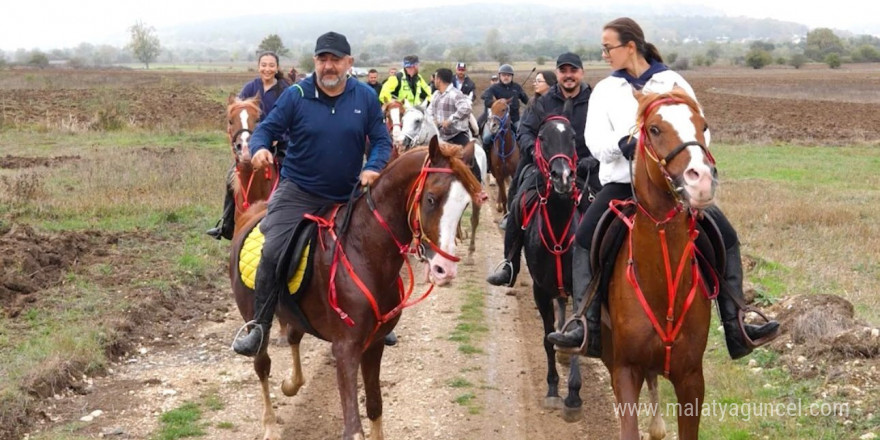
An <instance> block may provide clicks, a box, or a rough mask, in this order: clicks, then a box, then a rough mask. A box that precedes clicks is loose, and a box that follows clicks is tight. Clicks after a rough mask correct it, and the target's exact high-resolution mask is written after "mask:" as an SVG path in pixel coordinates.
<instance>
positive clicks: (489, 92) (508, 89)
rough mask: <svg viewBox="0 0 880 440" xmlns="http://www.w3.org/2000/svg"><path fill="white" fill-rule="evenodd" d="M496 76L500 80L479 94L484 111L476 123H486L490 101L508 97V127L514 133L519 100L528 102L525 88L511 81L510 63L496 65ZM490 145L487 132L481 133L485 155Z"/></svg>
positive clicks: (490, 105) (490, 141) (490, 140)
mask: <svg viewBox="0 0 880 440" xmlns="http://www.w3.org/2000/svg"><path fill="white" fill-rule="evenodd" d="M498 77H499V78H500V81H499V82H497V83H494V84H492V85H491V86H490V87H489V88H488V89H486V91H485V92H483V94H482V95H481V96H480V97H481V98H483V108H484V109H485V111H484V112H483V115H482V116H480V120H479V121H478V122H477V124H478V125H479V126H480V127H481V128H482V127H483V125H484V124H485V123H486V120H487V119H488V118H489V109H490V108H492V103H493V102H494V101H496V100H498V99H509V100H510V127H511V129H512V130H513V134H516V131H517V129H518V128H519V102H520V101H522V103H523V104H528V103H529V97H528V95H526V92H525V90H523V88H522V86H520V85H519V84H517V83H515V82H513V66H511V65H510V64H502V65H501V66H500V67H498ZM491 145H492V138H491V137H490V135H488V134H487V133H483V148H486V149H487V151H486V155H487V156H488V155H489V152H488V148H490V147H491Z"/></svg>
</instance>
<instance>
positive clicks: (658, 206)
mask: <svg viewBox="0 0 880 440" xmlns="http://www.w3.org/2000/svg"><path fill="white" fill-rule="evenodd" d="M648 160H649V159H648V158H647V157H646V156H645V154H640V155H639V156H638V157H637V158H636V162H635V163H636V166H635V167H634V171H633V193H634V194H635V196H636V200H637V201H638V203H639V205H641V206H642V208H644V209H645V210H646V211H647V212H648V213H650V214H651V216H653V217H654V218H655V219H657V220H663V219H665V218H666V216H667V215H668V214H669V213H670V212H671V211H672V210H673V209H675V206H676V204H677V203H678V202H677V201H676V200H675V198H673V196H672V194H670V192H669V187H668V185H666V184H665V183H664V184H662V186H660V185H657V184H656V183H655V182H654V181H652V180H651V178H650V176H649V175H648V170H647V164H648V162H647V161H648Z"/></svg>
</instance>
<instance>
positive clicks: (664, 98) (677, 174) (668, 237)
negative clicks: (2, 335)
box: [602, 90, 716, 440]
mask: <svg viewBox="0 0 880 440" xmlns="http://www.w3.org/2000/svg"><path fill="white" fill-rule="evenodd" d="M637 98H638V100H639V110H638V115H639V116H638V124H639V130H640V139H639V145H638V148H637V152H636V159H635V162H634V165H633V168H634V169H633V183H632V184H633V192H634V194H635V197H634V199H633V200H632V201H627V202H615V203H614V204H613V206H612V210H615V211H616V212H617V213H618V215H619V216H621V217H622V218H624V222H625V223H626V224H627V227H628V228H629V231H628V235H627V240H626V241H625V242H624V243H626V244H625V246H624V249H621V251H620V253H619V254H618V256H617V258H616V260H615V265H614V269H613V274H612V277H611V279H610V282H609V287H608V306H607V310H606V312H607V313H606V316H603V320H602V321H603V328H602V346H603V347H602V348H603V350H602V361H603V362H604V363H605V366H606V367H607V368H608V370H609V372H610V374H611V384H612V387H613V389H614V396H615V398H616V399H617V403H618V405H619V407H621V408H624V409H623V411H622V412H619V413H618V416H619V417H620V438H621V439H630V440H632V439H638V438H639V431H638V429H639V427H638V412H637V411H635V410H634V408H636V407H637V405H638V401H639V392H640V390H641V388H642V383H643V382H644V381H647V383H648V390H649V394H650V397H651V401H652V404H654V405H652V406H654V407H656V404H658V400H659V396H658V390H657V376H658V375H663V376H664V377H666V378H667V379H668V380H669V381H670V382H672V385H673V387H674V388H675V394H676V397H677V398H678V404H679V406H678V411H677V413H678V438H679V439H681V440H696V439H697V433H698V430H699V424H700V412H701V407H700V405H701V404H702V403H703V394H704V386H705V385H704V381H703V352H704V351H705V349H706V339H707V337H708V333H709V318H710V311H711V300H710V299H709V297H710V296H709V293H708V291H707V290H706V284H705V281H704V280H703V279H702V278H701V273H700V271H699V268H698V267H697V255H696V253H695V245H694V239H695V237H696V235H697V233H696V229H695V228H696V219H697V217H698V216H700V215H702V214H701V211H702V210H703V209H705V208H707V207H709V206H710V205H711V204H712V203H714V197H715V188H716V179H715V161H714V159H713V158H712V156H711V154H710V153H709V150H708V148H707V144H708V139H707V136H706V135H705V133H706V130H707V125H706V120H705V119H704V118H703V115H702V112H701V110H700V108H699V107H698V104H697V103H696V101H694V100H693V99H692V98H691V97H690V96H689V95H687V94H686V93H684V92H682V91H680V90H675V91H673V92H670V93H665V94H660V95H657V94H645V95H641V94H637ZM621 204H632V205H635V207H636V208H635V214H633V215H632V216H625V215H623V214H622V213H621V210H619V209H618V208H617V206H618V205H621ZM701 293H702V294H701ZM628 405H631V408H629V407H628ZM628 409H632V410H628ZM665 434H666V427H665V424H664V422H663V420H662V418H661V417H660V414H659V411H655V413H654V414H652V421H651V425H650V429H649V437H650V438H651V439H660V438H663V437H664V436H665Z"/></svg>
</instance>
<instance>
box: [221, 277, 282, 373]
mask: <svg viewBox="0 0 880 440" xmlns="http://www.w3.org/2000/svg"><path fill="white" fill-rule="evenodd" d="M265 267H273V268H274V267H275V265H271V266H270V265H264V264H262V263H261V264H260V266H259V268H258V269H257V279H256V286H255V289H254V320H253V321H251V323H252V324H253V327H252V328H251V331H250V332H249V333H248V334H247V335H246V336H245V337H243V338H238V339H236V340H235V341H234V342H233V343H232V349H233V350H235V352H236V353H238V354H240V355H244V356H255V355H256V354H257V353H259V351H260V350H261V349H263V348H264V347H266V346H267V345H268V342H269V329H270V328H272V318H273V317H274V316H275V306H276V302H277V300H278V292H277V288H276V284H277V283H276V282H275V280H274V275H275V273H274V272H275V271H273V270H262V269H263V268H265ZM264 272H266V273H264ZM251 323H249V324H251Z"/></svg>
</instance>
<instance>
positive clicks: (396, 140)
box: [382, 100, 406, 162]
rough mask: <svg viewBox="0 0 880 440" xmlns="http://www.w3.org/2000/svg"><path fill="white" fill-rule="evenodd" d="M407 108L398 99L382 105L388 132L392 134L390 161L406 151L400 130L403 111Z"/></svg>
mask: <svg viewBox="0 0 880 440" xmlns="http://www.w3.org/2000/svg"><path fill="white" fill-rule="evenodd" d="M405 111H406V110H405V109H404V107H403V102H401V101H397V100H391V101H388V103H387V104H385V105H383V106H382V113H383V114H384V115H385V126H386V127H387V128H388V134H389V135H391V147H392V148H391V158H390V159H388V161H389V162H390V161H392V160H394V159H397V157H398V156H400V153H402V152H403V151H404V149H403V146H402V145H403V142H402V141H401V134H400V130H401V129H402V128H403V113H404V112H405Z"/></svg>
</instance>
